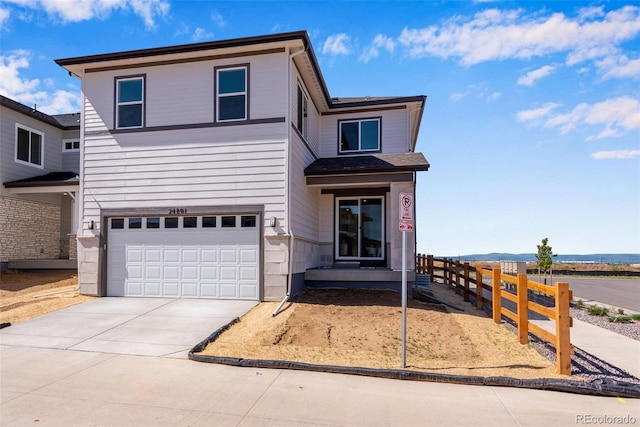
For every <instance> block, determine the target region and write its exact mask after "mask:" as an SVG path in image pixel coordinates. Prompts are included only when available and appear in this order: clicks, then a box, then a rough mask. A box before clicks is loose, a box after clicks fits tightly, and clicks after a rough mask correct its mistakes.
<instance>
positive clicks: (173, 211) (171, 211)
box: [169, 208, 187, 215]
mask: <svg viewBox="0 0 640 427" xmlns="http://www.w3.org/2000/svg"><path fill="white" fill-rule="evenodd" d="M186 213H187V210H186V209H184V208H176V209H169V215H185V214H186Z"/></svg>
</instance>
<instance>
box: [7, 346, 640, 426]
mask: <svg viewBox="0 0 640 427" xmlns="http://www.w3.org/2000/svg"><path fill="white" fill-rule="evenodd" d="M0 362H1V364H0V378H1V380H0V381H1V383H0V385H1V394H0V399H1V407H0V414H1V415H0V416H1V419H0V423H1V424H2V426H6V427H9V426H24V425H39V426H87V425H97V426H172V427H173V426H212V425H215V426H299V425H306V426H429V425H431V426H470V425H473V426H543V425H546V426H575V425H576V424H577V425H580V424H588V423H589V424H593V423H594V422H593V420H594V419H596V420H597V419H603V418H596V417H607V418H606V419H607V420H625V419H626V420H631V421H632V422H630V423H629V422H627V424H635V423H638V420H640V401H638V400H627V399H616V398H607V397H595V396H585V395H578V394H570V393H558V392H549V391H540V390H527V389H517V388H501V387H487V386H465V385H453V384H444V383H426V382H415V381H400V380H389V379H382V378H370V377H360V376H350V375H340V374H327V373H314V372H304V371H290V370H270V369H253V368H236V367H230V366H223V365H215V364H208V363H197V362H193V361H189V360H185V359H176V358H166V357H144V356H130V355H118V354H106V353H97V352H86V351H72V350H58V349H44V348H33V347H31V348H27V347H20V346H6V345H2V346H0ZM590 420H591V422H589V421H590ZM597 424H604V423H603V422H599V423H597Z"/></svg>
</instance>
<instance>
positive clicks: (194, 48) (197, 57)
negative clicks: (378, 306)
mask: <svg viewBox="0 0 640 427" xmlns="http://www.w3.org/2000/svg"><path fill="white" fill-rule="evenodd" d="M56 62H57V63H58V64H59V65H60V66H62V67H64V68H65V69H66V70H67V71H69V72H70V73H72V74H74V75H76V76H78V77H80V78H81V79H82V124H81V144H80V146H81V149H80V165H81V179H80V189H79V196H78V200H79V216H80V218H81V222H80V224H81V226H80V229H79V230H78V257H79V259H78V261H79V267H78V268H79V279H80V286H81V291H82V292H83V293H86V294H93V295H109V296H154V297H192V298H228V299H252V300H280V299H282V298H283V297H284V296H285V295H286V294H288V293H295V292H297V291H299V290H300V289H302V288H303V287H304V286H305V285H306V286H327V285H329V286H331V285H337V286H362V285H364V286H367V287H383V288H395V289H399V286H400V283H401V272H400V271H399V270H401V269H402V265H401V264H402V262H401V259H402V257H401V253H402V247H401V241H402V238H401V232H400V231H399V229H398V224H399V221H400V217H399V211H400V208H399V197H400V194H401V193H410V194H415V186H416V172H418V171H424V170H427V169H428V166H429V165H428V163H427V161H426V160H425V158H424V156H423V155H422V154H420V153H416V152H414V149H415V144H416V140H417V136H418V129H419V126H420V121H421V117H422V114H423V110H424V105H425V101H426V97H424V96H408V97H384V98H383V97H376V98H373V97H372V98H357V99H356V98H342V99H335V98H331V97H330V96H329V92H328V90H327V88H326V85H325V82H324V79H323V77H322V74H321V72H320V68H319V66H318V61H317V59H316V56H315V54H314V51H313V48H312V46H311V43H310V40H309V37H308V35H307V33H306V32H292V33H283V34H271V35H265V36H258V37H247V38H241V39H232V40H222V41H213V42H205V43H197V44H188V45H179V46H169V47H161V48H152V49H143V50H134V51H125V52H116V53H107V54H99V55H91V56H83V57H76V58H67V59H59V60H57V61H56ZM409 234H410V238H409V239H408V240H409V241H410V243H409V256H408V260H409V261H408V262H407V264H408V267H409V269H410V270H413V259H414V256H413V255H414V248H415V237H414V234H413V233H409Z"/></svg>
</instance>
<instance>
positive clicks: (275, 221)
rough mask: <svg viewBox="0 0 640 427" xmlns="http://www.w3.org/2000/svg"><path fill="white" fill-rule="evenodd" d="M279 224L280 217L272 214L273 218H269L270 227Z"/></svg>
mask: <svg viewBox="0 0 640 427" xmlns="http://www.w3.org/2000/svg"><path fill="white" fill-rule="evenodd" d="M277 226H278V218H276V217H275V216H272V217H271V218H269V227H271V228H274V227H277Z"/></svg>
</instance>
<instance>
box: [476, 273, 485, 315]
mask: <svg viewBox="0 0 640 427" xmlns="http://www.w3.org/2000/svg"><path fill="white" fill-rule="evenodd" d="M483 294H484V288H483V287H482V266H481V265H476V308H477V309H478V310H482V308H483V307H484V302H483Z"/></svg>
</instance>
